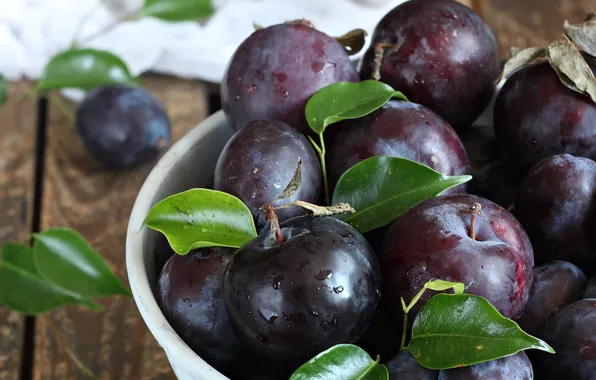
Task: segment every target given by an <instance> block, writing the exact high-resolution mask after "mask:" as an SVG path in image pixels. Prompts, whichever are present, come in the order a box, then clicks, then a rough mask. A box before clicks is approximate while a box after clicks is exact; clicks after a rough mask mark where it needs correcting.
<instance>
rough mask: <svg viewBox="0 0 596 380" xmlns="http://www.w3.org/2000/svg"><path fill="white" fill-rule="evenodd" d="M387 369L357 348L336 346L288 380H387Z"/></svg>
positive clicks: (343, 345) (304, 366)
mask: <svg viewBox="0 0 596 380" xmlns="http://www.w3.org/2000/svg"><path fill="white" fill-rule="evenodd" d="M388 379H389V372H388V371H387V367H385V366H384V365H383V364H379V363H378V360H377V361H374V360H372V358H371V357H370V356H369V355H368V354H367V353H366V351H364V350H363V349H361V348H360V347H358V346H355V345H352V344H338V345H336V346H333V347H331V348H329V349H327V350H325V351H323V352H321V353H320V354H318V355H317V356H315V357H314V358H312V359H311V360H309V361H308V362H307V363H305V364H303V365H302V366H301V367H300V368H298V369H297V370H296V372H294V373H293V374H292V376H291V377H290V380H388Z"/></svg>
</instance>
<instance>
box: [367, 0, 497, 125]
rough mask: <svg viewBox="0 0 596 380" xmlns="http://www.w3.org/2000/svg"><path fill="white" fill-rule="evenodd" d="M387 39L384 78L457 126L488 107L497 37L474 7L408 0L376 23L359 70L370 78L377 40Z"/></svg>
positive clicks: (437, 0) (445, 1)
mask: <svg viewBox="0 0 596 380" xmlns="http://www.w3.org/2000/svg"><path fill="white" fill-rule="evenodd" d="M379 43H380V44H389V45H392V47H389V48H386V49H385V53H384V57H383V60H382V65H381V70H380V75H381V81H383V82H385V83H387V84H389V85H390V86H392V87H393V88H395V89H396V90H399V91H402V92H403V93H404V94H405V95H406V96H407V97H408V98H409V99H410V100H411V101H413V102H416V103H419V104H423V105H425V106H427V107H428V108H430V109H432V110H433V111H435V112H437V113H438V114H439V115H441V116H442V117H443V118H445V119H446V120H447V122H449V124H451V126H453V127H454V128H456V130H460V129H462V128H465V127H468V126H469V125H470V124H472V123H473V122H474V121H475V120H476V119H477V118H478V117H479V116H480V114H481V113H482V112H483V111H484V109H485V108H486V106H487V105H488V103H489V101H490V100H491V98H492V96H493V94H494V91H495V80H496V79H497V77H498V76H499V56H498V47H497V41H496V39H495V36H494V35H493V33H492V31H491V30H490V28H489V27H488V25H487V24H486V23H485V22H484V21H483V20H482V18H481V17H480V16H478V15H477V14H476V13H474V11H472V10H471V9H470V8H468V7H466V6H464V5H462V4H460V3H458V2H456V1H453V0H410V1H407V2H405V3H403V4H401V5H399V6H397V7H396V8H394V9H393V10H391V11H390V12H389V13H388V14H387V15H385V17H383V19H382V20H381V21H380V22H379V24H378V25H377V26H376V28H375V31H374V34H373V36H372V42H371V45H370V48H369V50H368V51H367V52H366V54H365V56H364V58H363V63H362V67H361V70H360V73H361V77H362V78H363V79H370V78H371V75H372V72H373V66H374V59H375V51H374V49H375V46H376V44H379Z"/></svg>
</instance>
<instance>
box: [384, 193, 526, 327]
mask: <svg viewBox="0 0 596 380" xmlns="http://www.w3.org/2000/svg"><path fill="white" fill-rule="evenodd" d="M379 260H380V263H381V268H382V272H383V279H384V287H383V289H384V293H385V295H386V297H387V298H388V299H389V300H390V302H391V303H392V305H394V307H396V308H401V306H400V305H401V303H400V297H403V298H404V300H406V302H409V301H410V300H411V299H412V298H413V297H414V295H416V293H417V292H418V291H419V290H420V289H421V288H422V287H423V286H424V284H425V283H427V282H428V281H430V280H432V279H437V278H438V279H441V280H447V281H455V282H462V283H464V285H465V289H466V292H467V293H470V294H475V295H479V296H482V297H484V298H486V299H487V300H488V301H489V302H491V303H492V305H493V306H494V307H495V308H496V309H497V310H499V312H500V313H501V314H502V315H504V316H505V317H507V318H512V319H517V318H519V317H520V316H521V314H522V312H523V310H524V307H525V305H526V302H527V300H528V296H529V293H530V289H531V287H532V281H533V268H534V255H533V251H532V246H531V244H530V240H529V239H528V236H527V235H526V233H525V231H524V230H523V228H522V226H521V225H520V224H519V222H518V221H517V220H516V219H515V217H514V216H513V215H511V214H510V213H509V212H508V211H507V210H505V209H504V208H502V207H501V206H499V205H497V204H495V203H493V202H491V201H489V200H487V199H484V198H481V197H478V196H475V195H470V194H460V195H444V196H438V197H434V198H430V199H428V200H426V201H423V202H420V203H418V204H417V205H416V206H414V207H412V208H411V209H409V210H408V211H406V212H405V213H404V214H403V215H402V216H400V217H399V218H398V219H397V220H396V221H395V222H394V223H393V224H392V225H391V227H390V229H389V231H388V233H387V236H386V237H385V240H384V242H383V245H382V248H381V252H380V258H379ZM431 293H432V292H427V293H425V295H424V296H423V297H422V298H421V301H420V302H418V303H417V304H416V307H414V309H412V310H413V311H414V312H416V311H417V310H418V309H419V308H420V307H421V306H422V305H423V304H424V303H425V302H426V301H427V300H428V299H429V298H430V297H431V296H432V294H431ZM413 318H414V315H413V316H412V318H410V320H412V319H413Z"/></svg>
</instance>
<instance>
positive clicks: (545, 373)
mask: <svg viewBox="0 0 596 380" xmlns="http://www.w3.org/2000/svg"><path fill="white" fill-rule="evenodd" d="M539 335H540V337H541V338H542V339H543V340H544V341H545V342H546V343H548V344H549V345H550V346H551V347H552V348H553V349H554V350H555V352H556V354H554V355H552V354H549V353H547V352H543V351H536V359H535V361H534V369H535V371H536V374H537V376H536V378H538V379H540V380H561V379H565V380H594V379H596V299H594V298H588V299H583V300H579V301H576V302H574V303H572V304H571V305H569V306H567V307H566V308H564V309H562V310H560V311H559V312H558V313H556V314H555V315H554V316H552V317H551V318H550V319H549V320H548V321H547V322H546V323H545V324H544V326H543V328H542V329H541V331H540V334H539ZM538 375H539V376H540V377H539V376H538Z"/></svg>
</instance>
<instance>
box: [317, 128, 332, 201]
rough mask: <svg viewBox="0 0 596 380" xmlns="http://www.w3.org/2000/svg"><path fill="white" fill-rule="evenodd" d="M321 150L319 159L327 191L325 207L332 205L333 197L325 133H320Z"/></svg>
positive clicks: (324, 186)
mask: <svg viewBox="0 0 596 380" xmlns="http://www.w3.org/2000/svg"><path fill="white" fill-rule="evenodd" d="M319 140H320V144H321V145H320V150H319V152H318V153H319V158H320V161H321V174H322V176H323V189H324V191H325V206H329V205H330V204H331V197H330V196H329V181H328V180H327V164H326V163H325V153H326V150H325V139H324V138H323V132H321V133H319Z"/></svg>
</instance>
